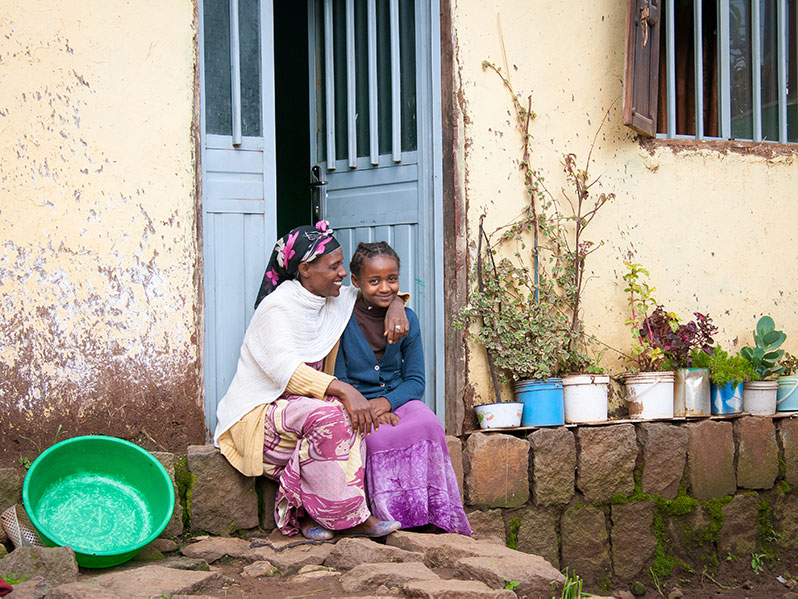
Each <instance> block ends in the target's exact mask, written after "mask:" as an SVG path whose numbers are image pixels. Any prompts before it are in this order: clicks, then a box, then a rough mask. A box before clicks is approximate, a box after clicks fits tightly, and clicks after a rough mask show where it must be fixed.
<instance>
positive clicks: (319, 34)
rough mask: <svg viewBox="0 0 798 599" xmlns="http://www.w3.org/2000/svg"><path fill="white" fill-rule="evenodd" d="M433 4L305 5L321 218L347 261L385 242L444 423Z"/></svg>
mask: <svg viewBox="0 0 798 599" xmlns="http://www.w3.org/2000/svg"><path fill="white" fill-rule="evenodd" d="M439 14H440V7H439V2H438V1H437V0H415V1H414V0H309V5H308V15H309V21H310V23H309V34H310V35H309V52H308V55H309V57H310V66H309V73H310V86H309V87H310V95H311V98H310V106H311V127H310V130H311V143H310V147H311V162H312V164H313V165H314V167H316V169H317V171H318V173H319V179H321V180H323V181H326V182H327V184H326V185H325V186H324V187H323V188H322V189H321V190H320V193H319V194H318V206H317V207H316V210H317V213H318V214H319V215H320V216H322V217H323V218H326V219H327V220H329V221H330V223H331V225H332V226H333V228H334V229H335V230H336V238H337V239H339V240H340V241H341V244H342V245H343V247H344V255H345V256H351V255H352V252H353V251H354V249H355V247H356V246H357V244H358V243H359V242H361V241H380V240H385V241H387V242H388V243H390V244H391V245H392V246H393V247H394V249H395V250H396V251H397V253H398V254H399V256H400V258H401V261H402V268H401V273H400V277H401V288H402V289H404V290H409V291H411V293H412V300H411V307H412V308H413V309H414V310H415V311H416V312H417V314H418V316H419V320H420V322H421V326H422V331H423V333H422V334H423V341H424V351H425V362H426V364H425V367H426V379H427V389H426V393H425V401H426V402H427V404H428V405H429V406H430V407H431V408H433V409H434V410H435V411H436V413H437V414H438V416H439V417H440V418H441V419H443V417H444V414H443V410H444V397H443V367H442V360H443V327H444V326H445V323H444V322H443V302H442V285H441V281H442V279H443V273H442V264H443V260H442V247H443V242H442V239H441V235H440V231H442V223H441V212H442V209H441V190H440V180H441V178H440V168H441V166H440V160H441V141H440V135H441V127H440V106H441V104H440V50H439V48H440V40H439V32H440V26H439Z"/></svg>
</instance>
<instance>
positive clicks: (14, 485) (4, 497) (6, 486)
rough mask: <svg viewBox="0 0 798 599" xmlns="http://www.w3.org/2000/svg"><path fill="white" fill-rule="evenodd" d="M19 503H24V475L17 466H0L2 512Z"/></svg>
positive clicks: (0, 507) (0, 506)
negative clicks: (18, 470)
mask: <svg viewBox="0 0 798 599" xmlns="http://www.w3.org/2000/svg"><path fill="white" fill-rule="evenodd" d="M17 503H18V504H20V505H22V477H21V476H20V474H19V472H17V469H16V468H0V513H2V512H4V511H5V510H6V508H9V507H11V506H12V505H16V504H17Z"/></svg>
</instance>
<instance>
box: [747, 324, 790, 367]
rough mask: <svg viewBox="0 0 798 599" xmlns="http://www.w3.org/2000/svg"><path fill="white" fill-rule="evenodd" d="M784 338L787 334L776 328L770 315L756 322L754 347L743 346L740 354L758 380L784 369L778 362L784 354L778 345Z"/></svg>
mask: <svg viewBox="0 0 798 599" xmlns="http://www.w3.org/2000/svg"><path fill="white" fill-rule="evenodd" d="M786 339H787V335H786V334H785V333H784V332H783V331H778V330H776V323H774V322H773V319H772V318H771V317H770V316H763V317H762V318H760V319H759V322H757V323H756V330H755V331H754V343H755V344H756V347H744V348H742V349H741V350H740V354H741V355H742V356H743V358H745V359H746V360H748V362H749V363H750V364H751V366H752V367H753V369H754V372H755V373H756V375H757V377H759V379H760V380H761V379H765V378H767V377H769V376H773V375H776V374H781V373H782V372H783V371H784V366H779V364H778V362H779V360H781V358H782V356H784V350H783V349H779V347H780V346H781V344H782V343H784V341H785V340H786Z"/></svg>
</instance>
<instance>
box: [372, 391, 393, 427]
mask: <svg viewBox="0 0 798 599" xmlns="http://www.w3.org/2000/svg"><path fill="white" fill-rule="evenodd" d="M369 403H370V404H371V407H373V408H374V413H375V414H377V416H382V415H383V414H386V413H388V412H390V411H391V402H390V401H388V399H387V398H386V397H375V398H374V399H370V400H369ZM380 424H382V423H380Z"/></svg>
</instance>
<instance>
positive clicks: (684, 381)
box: [673, 368, 711, 417]
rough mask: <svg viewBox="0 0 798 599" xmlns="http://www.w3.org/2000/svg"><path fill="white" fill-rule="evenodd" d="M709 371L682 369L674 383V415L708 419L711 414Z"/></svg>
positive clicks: (704, 369) (678, 371)
mask: <svg viewBox="0 0 798 599" xmlns="http://www.w3.org/2000/svg"><path fill="white" fill-rule="evenodd" d="M710 410H711V408H710V399H709V369H708V368H680V369H679V370H677V371H676V379H675V381H674V383H673V415H674V416H679V417H693V416H698V417H706V416H709V415H710V414H711V411H710Z"/></svg>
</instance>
